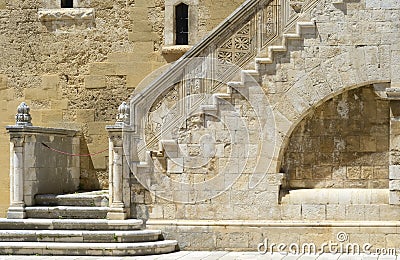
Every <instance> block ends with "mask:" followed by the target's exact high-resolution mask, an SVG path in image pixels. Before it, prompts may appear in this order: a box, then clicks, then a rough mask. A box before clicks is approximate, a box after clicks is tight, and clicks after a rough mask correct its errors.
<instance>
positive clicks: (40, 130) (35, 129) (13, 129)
mask: <svg viewBox="0 0 400 260" xmlns="http://www.w3.org/2000/svg"><path fill="white" fill-rule="evenodd" d="M6 130H7V132H8V133H10V134H23V133H31V134H56V135H66V136H75V135H76V134H77V133H78V131H77V130H72V129H61V128H50V127H40V126H22V125H9V126H6Z"/></svg>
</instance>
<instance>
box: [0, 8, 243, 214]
mask: <svg viewBox="0 0 400 260" xmlns="http://www.w3.org/2000/svg"><path fill="white" fill-rule="evenodd" d="M74 2H75V3H78V7H79V8H86V9H88V10H79V9H78V10H76V9H75V10H74V11H73V12H67V11H65V10H60V9H57V8H59V6H60V5H59V2H58V1H41V0H29V1H22V0H21V1H11V0H2V1H0V100H1V102H0V103H1V105H0V125H1V126H3V127H0V129H1V130H0V131H1V134H0V148H1V149H2V150H3V151H8V140H7V136H6V132H5V129H4V126H5V125H12V124H13V123H14V115H15V111H16V107H17V106H18V105H19V103H21V102H22V101H25V102H26V103H27V104H28V105H29V106H30V107H31V114H32V117H33V124H34V125H36V126H50V127H64V128H69V129H76V130H79V131H81V132H82V138H81V140H80V143H81V151H80V153H82V154H87V153H96V152H98V151H102V150H104V149H106V148H107V144H108V141H107V133H106V131H105V126H106V125H110V124H113V123H114V122H115V114H116V111H117V108H118V106H119V105H120V104H121V102H122V101H126V100H128V99H129V97H130V95H131V94H132V92H133V89H134V88H135V87H136V86H137V84H138V83H139V82H140V81H141V80H142V79H143V78H145V77H146V75H147V74H149V73H151V72H152V71H153V70H155V69H156V68H158V67H160V66H162V65H165V64H167V62H168V60H167V59H166V58H165V57H164V56H163V55H162V51H161V47H162V44H163V26H164V1H159V0H151V1H144V0H136V1H97V0H94V1H74ZM212 2H213V1H211V0H207V1H201V3H200V4H199V7H198V8H199V17H200V18H201V19H200V20H199V25H198V27H199V28H202V29H201V30H200V32H201V33H199V34H198V37H199V38H200V37H203V36H204V35H205V34H206V33H207V32H208V30H209V29H212V28H213V27H214V26H215V25H216V24H218V23H219V22H220V21H222V19H224V18H225V15H226V14H227V13H230V12H231V11H233V10H234V9H235V8H236V7H237V6H238V5H239V4H240V3H241V2H242V1H220V2H221V4H220V2H219V3H218V5H217V6H216V7H215V8H210V7H211V6H212V5H213V3H212ZM222 2H223V4H222ZM218 10H220V11H218ZM221 10H222V11H223V12H222V11H221ZM229 10H230V11H229ZM211 12H212V13H211ZM210 17H211V18H212V19H209V18H210ZM167 19H168V18H167ZM107 162H108V159H107V153H102V154H99V155H97V156H92V157H84V158H82V160H81V169H82V172H81V184H80V188H82V189H98V188H107V185H108V180H107V176H108V174H107ZM0 165H1V166H2V167H3V168H4V169H5V170H4V171H2V172H1V173H0V184H1V185H0V194H2V195H4V196H0V214H3V213H4V212H5V209H6V207H7V206H8V204H9V198H8V193H9V180H8V168H9V155H8V153H3V154H2V156H0Z"/></svg>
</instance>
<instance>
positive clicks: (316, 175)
mask: <svg viewBox="0 0 400 260" xmlns="http://www.w3.org/2000/svg"><path fill="white" fill-rule="evenodd" d="M384 86H385V85H383V87H384ZM379 87H380V86H379V85H375V88H374V85H373V84H358V85H354V86H351V87H348V88H344V89H341V90H340V91H337V92H336V93H332V94H331V95H328V96H327V97H326V98H324V99H322V100H320V101H319V102H318V103H317V104H316V105H315V106H313V107H312V108H310V109H308V110H307V112H305V113H304V114H303V115H302V116H301V117H299V119H298V120H297V122H296V123H295V124H292V126H291V128H290V130H289V131H288V133H287V135H286V138H285V140H284V141H283V142H282V143H283V145H282V146H281V149H280V151H279V156H278V158H279V159H278V160H279V164H278V165H279V168H280V171H281V172H284V173H286V179H287V181H286V183H285V188H288V189H296V188H387V187H388V166H389V116H390V113H389V101H387V100H383V99H381V98H380V97H379V96H378V95H377V94H376V93H377V91H378V92H379ZM381 87H382V86H381Z"/></svg>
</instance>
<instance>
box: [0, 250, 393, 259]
mask: <svg viewBox="0 0 400 260" xmlns="http://www.w3.org/2000/svg"><path fill="white" fill-rule="evenodd" d="M0 259H1V260H2V259H5V260H17V259H18V260H20V259H21V260H28V259H29V260H30V259H34V260H58V259H67V260H86V259H87V260H96V259H98V260H133V259H135V260H136V259H138V260H155V259H157V260H174V259H180V260H181V259H184V260H186V259H187V260H203V259H204V260H216V259H220V260H232V259H233V260H235V259H238V260H242V259H243V260H245V259H246V260H247V259H248V260H250V259H251V260H252V259H278V260H281V259H285V260H295V259H296V260H297V259H299V260H313V259H318V260H325V259H326V260H350V259H351V260H352V259H368V260H370V259H371V260H372V259H379V260H380V259H382V260H384V259H396V256H383V255H381V256H376V255H347V254H335V255H333V254H322V255H306V254H304V255H290V254H289V255H283V254H278V253H275V254H273V255H270V254H266V255H261V254H259V253H257V252H225V251H213V252H211V251H180V252H176V253H172V254H164V255H153V256H128V257H93V256H92V257H90V256H0ZM397 259H400V256H399V257H398V258H397Z"/></svg>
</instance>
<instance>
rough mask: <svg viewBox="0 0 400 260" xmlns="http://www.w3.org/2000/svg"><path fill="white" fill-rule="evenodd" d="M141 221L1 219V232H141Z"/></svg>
mask: <svg viewBox="0 0 400 260" xmlns="http://www.w3.org/2000/svg"><path fill="white" fill-rule="evenodd" d="M141 228H143V221H142V220H140V219H126V220H108V219H29V218H28V219H6V218H0V230H13V229H14V230H45V229H47V230H139V229H141Z"/></svg>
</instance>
